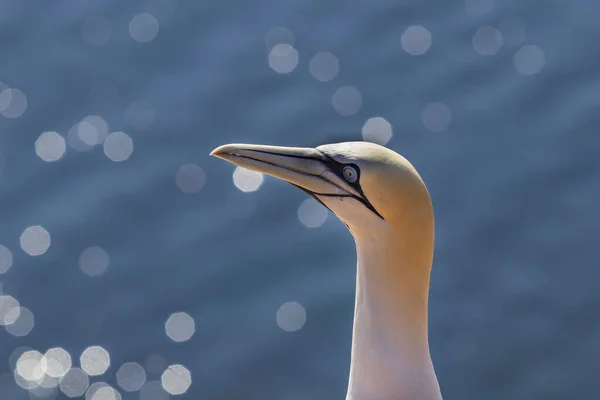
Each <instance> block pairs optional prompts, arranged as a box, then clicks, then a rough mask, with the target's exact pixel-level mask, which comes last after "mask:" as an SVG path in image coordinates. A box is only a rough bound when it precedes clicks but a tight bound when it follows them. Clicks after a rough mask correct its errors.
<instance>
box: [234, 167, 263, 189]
mask: <svg viewBox="0 0 600 400" xmlns="http://www.w3.org/2000/svg"><path fill="white" fill-rule="evenodd" d="M263 180H264V177H263V174H261V173H260V172H257V171H253V170H251V169H247V168H244V167H236V169H235V171H233V184H234V185H235V186H236V187H237V188H238V189H240V190H241V191H242V192H255V191H257V190H258V189H259V188H260V187H261V185H262V184H263Z"/></svg>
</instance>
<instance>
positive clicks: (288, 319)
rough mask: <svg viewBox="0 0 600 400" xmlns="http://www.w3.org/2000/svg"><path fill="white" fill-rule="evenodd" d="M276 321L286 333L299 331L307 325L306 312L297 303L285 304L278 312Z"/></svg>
mask: <svg viewBox="0 0 600 400" xmlns="http://www.w3.org/2000/svg"><path fill="white" fill-rule="evenodd" d="M276 321H277V325H279V327H280V328H281V329H283V330H284V331H287V332H293V331H297V330H299V329H302V327H303V326H304V324H305V323H306V310H305V309H304V307H302V305H301V304H300V303H298V302H296V301H290V302H287V303H284V304H282V305H281V307H279V309H278V310H277V314H276Z"/></svg>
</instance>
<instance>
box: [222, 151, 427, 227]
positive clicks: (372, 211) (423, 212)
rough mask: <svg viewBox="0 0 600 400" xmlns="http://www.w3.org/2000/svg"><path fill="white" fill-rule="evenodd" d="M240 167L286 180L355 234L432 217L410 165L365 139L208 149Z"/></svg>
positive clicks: (416, 174) (424, 193)
mask: <svg viewBox="0 0 600 400" xmlns="http://www.w3.org/2000/svg"><path fill="white" fill-rule="evenodd" d="M211 155H212V156H216V157H219V158H222V159H224V160H226V161H229V162H231V163H233V164H235V165H238V166H240V167H244V168H247V169H251V170H255V171H259V172H262V173H264V174H267V175H271V176H274V177H276V178H279V179H282V180H284V181H287V182H289V183H291V184H293V185H295V186H297V187H299V188H300V189H302V190H304V191H305V192H307V193H309V194H310V195H311V196H313V197H314V198H315V199H317V200H318V201H319V202H321V203H322V204H323V205H325V206H326V207H327V208H329V209H330V210H331V211H332V212H333V213H334V214H336V215H337V216H338V218H340V219H341V220H342V221H343V222H344V223H345V224H346V225H347V226H348V227H349V229H350V230H351V232H352V233H353V234H354V235H355V236H356V235H357V234H358V235H360V234H361V233H367V232H376V231H377V230H378V229H380V228H381V227H382V226H385V227H386V228H392V229H394V228H395V227H401V226H402V227H404V228H406V227H407V226H406V224H408V225H409V227H410V226H414V224H415V223H416V224H418V223H419V221H422V222H424V223H425V224H426V225H429V224H428V223H429V222H432V221H433V219H432V218H433V215H432V209H431V201H430V198H429V194H428V192H427V189H426V187H425V184H424V183H423V181H422V179H421V177H420V176H419V174H418V173H417V171H416V170H415V168H414V167H413V166H412V165H411V164H410V163H409V162H408V161H407V160H406V159H405V158H404V157H402V156H400V155H399V154H398V153H396V152H394V151H392V150H390V149H388V148H385V147H383V146H380V145H378V144H374V143H369V142H346V143H336V144H327V145H323V146H319V147H317V148H298V147H279V146H263V145H250V144H228V145H224V146H220V147H218V148H216V149H215V150H213V151H212V153H211Z"/></svg>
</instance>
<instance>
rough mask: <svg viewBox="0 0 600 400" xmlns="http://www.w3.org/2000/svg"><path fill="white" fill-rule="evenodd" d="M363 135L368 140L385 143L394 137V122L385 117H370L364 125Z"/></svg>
mask: <svg viewBox="0 0 600 400" xmlns="http://www.w3.org/2000/svg"><path fill="white" fill-rule="evenodd" d="M362 137H363V139H364V140H365V141H367V142H373V143H377V144H380V145H385V144H387V142H389V141H390V139H391V138H392V124H390V123H389V122H388V121H387V120H386V119H385V118H382V117H373V118H369V119H368V120H367V122H365V124H364V125H363V127H362Z"/></svg>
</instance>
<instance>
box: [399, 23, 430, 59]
mask: <svg viewBox="0 0 600 400" xmlns="http://www.w3.org/2000/svg"><path fill="white" fill-rule="evenodd" d="M400 41H401V43H402V48H403V49H404V51H406V52H407V53H408V54H410V55H412V56H420V55H422V54H425V53H426V52H427V50H429V48H430V47H431V33H429V31H428V30H427V29H425V28H424V27H422V26H421V25H413V26H410V27H408V28H407V29H406V30H405V31H404V33H403V34H402V36H401V38H400Z"/></svg>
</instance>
